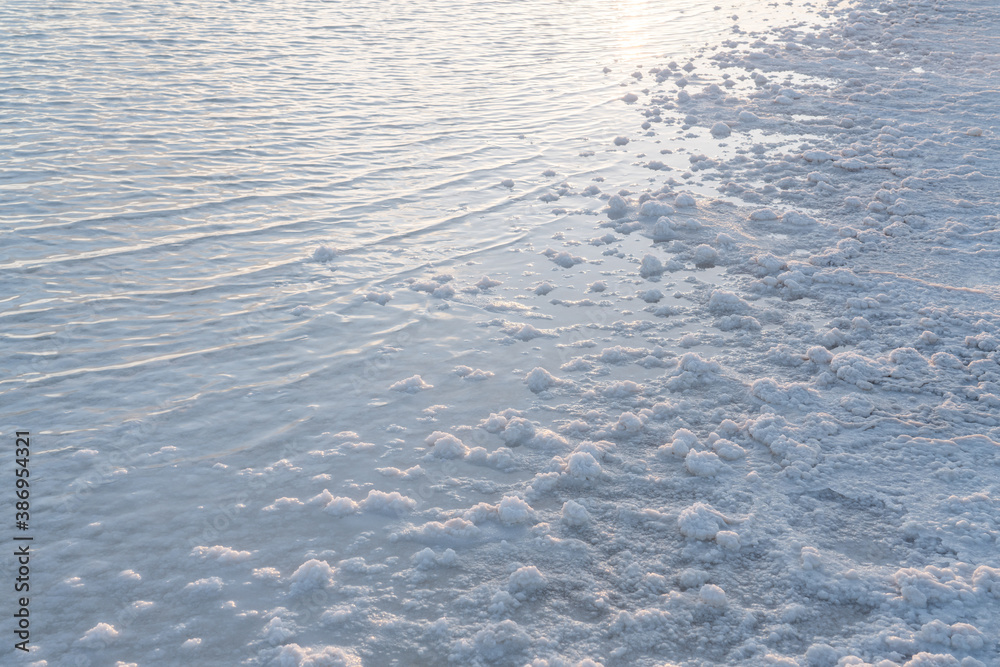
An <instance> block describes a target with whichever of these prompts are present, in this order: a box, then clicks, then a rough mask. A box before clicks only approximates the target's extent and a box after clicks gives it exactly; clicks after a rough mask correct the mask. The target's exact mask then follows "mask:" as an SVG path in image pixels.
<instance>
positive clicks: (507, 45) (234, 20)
mask: <svg viewBox="0 0 1000 667" xmlns="http://www.w3.org/2000/svg"><path fill="white" fill-rule="evenodd" d="M738 4H739V3H737V5H738ZM756 20H757V21H758V22H760V21H766V20H767V19H766V17H762V16H760V14H759V12H758V13H756ZM0 24H2V25H3V26H4V28H3V35H4V39H3V46H2V50H3V52H2V54H0V56H2V58H3V61H4V62H5V63H7V64H6V66H5V73H4V74H5V79H4V89H5V102H6V103H5V104H4V107H3V110H2V122H3V124H4V127H5V142H4V143H5V145H4V148H3V153H4V155H3V160H2V167H0V169H2V171H0V178H2V182H3V185H2V188H3V192H4V197H3V199H2V202H0V216H2V218H3V220H4V225H3V227H2V228H0V237H2V238H0V244H2V245H0V269H2V270H3V272H4V273H3V275H4V281H5V286H6V289H5V298H4V300H3V302H2V311H0V321H2V322H3V323H4V326H3V330H4V333H3V334H2V335H3V336H4V337H5V338H6V346H7V348H8V350H9V351H10V354H8V355H5V361H4V362H3V364H4V368H3V380H0V393H2V394H8V396H7V401H6V402H8V405H11V402H10V401H13V404H14V405H15V413H16V414H20V415H22V416H24V418H27V417H28V415H32V416H31V419H32V421H34V420H38V421H40V422H41V423H40V424H39V425H38V426H36V428H45V429H51V431H52V432H53V434H55V433H62V434H64V435H68V434H70V433H73V432H76V431H88V430H90V429H95V428H99V429H104V428H107V427H109V426H113V425H115V424H120V423H121V422H123V421H125V420H128V419H139V420H143V419H148V418H149V416H150V415H151V414H161V415H162V414H164V413H168V412H171V411H173V410H176V409H179V407H178V406H180V405H192V404H200V405H201V406H202V408H201V409H205V406H215V405H225V404H226V402H228V401H230V400H231V398H232V396H233V395H234V394H235V395H243V394H245V393H246V392H253V391H259V390H262V389H265V388H268V389H271V390H276V389H279V388H285V389H288V388H289V387H291V386H292V385H295V384H296V383H299V382H301V381H302V380H303V379H304V378H306V377H307V376H309V375H310V374H314V373H316V372H317V371H320V370H323V369H328V370H329V369H332V368H334V367H335V366H336V364H335V363H334V359H340V360H343V359H345V358H350V357H351V356H352V354H353V355H358V354H362V353H365V352H366V351H367V350H370V349H371V348H373V347H376V346H377V345H379V344H380V343H382V342H384V341H385V340H386V339H387V337H388V336H389V335H390V334H391V332H393V331H396V330H403V329H405V328H406V327H411V326H413V325H414V323H415V322H416V319H415V318H414V316H413V312H412V311H413V309H419V307H420V306H419V305H418V304H415V303H414V304H404V303H401V302H397V303H396V304H395V305H396V306H397V307H396V308H394V309H393V310H392V314H391V315H389V314H387V313H379V314H377V315H371V314H370V312H371V311H370V310H366V309H361V308H359V307H358V304H357V301H356V295H358V294H364V293H365V292H366V291H367V290H369V289H372V288H376V289H380V288H379V287H378V286H379V285H385V284H389V283H391V282H393V281H398V280H400V279H403V278H406V277H410V276H415V275H417V273H419V271H420V270H422V269H424V268H427V267H429V266H435V265H438V264H444V263H454V262H456V261H462V262H472V261H476V262H485V263H486V265H487V267H486V269H484V270H489V267H491V266H502V265H503V263H504V262H503V259H502V258H503V256H504V254H503V253H504V251H505V250H506V249H508V246H509V245H510V244H511V243H513V242H515V241H518V240H524V239H525V238H526V237H528V236H529V235H530V234H532V233H534V232H537V230H538V228H539V226H540V225H542V224H543V223H548V224H551V221H552V220H553V216H552V213H551V209H552V206H551V205H546V204H544V203H542V202H540V201H538V196H539V195H541V194H543V193H545V192H548V191H550V189H551V188H553V187H554V186H558V185H559V184H561V183H563V182H564V181H565V180H566V179H568V178H572V179H574V180H575V181H577V182H579V183H580V184H585V183H586V182H587V181H589V180H590V178H592V177H593V176H594V175H596V174H602V173H605V174H609V175H610V174H614V175H615V176H616V178H615V179H614V180H611V181H610V182H613V183H615V184H616V187H618V186H620V185H622V184H627V183H628V182H629V180H628V179H632V180H633V181H635V180H637V179H638V178H645V177H646V175H647V173H648V172H647V173H638V174H637V173H636V172H640V171H642V170H637V169H635V168H631V172H630V171H629V168H628V165H627V164H626V163H624V162H623V159H622V156H621V154H620V152H616V151H614V150H611V148H612V144H611V138H613V137H614V136H616V135H618V134H627V133H634V131H635V129H636V125H637V122H636V120H637V118H636V116H635V115H634V114H633V113H631V112H629V110H628V107H626V106H625V105H624V104H623V103H622V102H621V101H620V100H619V99H618V98H619V97H620V96H621V95H622V94H623V92H624V91H625V89H623V88H622V87H621V85H620V84H621V83H622V82H632V81H633V80H632V78H631V77H630V76H629V75H630V74H631V73H632V72H633V71H635V70H636V69H637V68H638V67H639V66H644V67H646V68H648V67H651V66H653V65H655V64H662V63H663V62H664V61H665V60H669V59H677V60H679V61H680V62H683V60H682V58H683V56H684V55H685V53H689V52H691V50H692V49H693V48H694V47H695V46H698V45H701V44H702V43H704V42H705V41H707V40H709V39H712V38H717V37H718V36H719V35H722V34H726V33H727V32H728V31H730V30H731V27H732V25H733V19H732V12H731V11H729V7H727V9H726V11H723V10H721V9H719V10H714V9H712V8H711V7H709V6H707V5H705V4H704V3H699V2H693V1H690V2H683V3H673V4H672V5H671V6H669V7H665V6H663V5H661V4H659V3H654V2H618V3H606V2H577V3H572V4H568V3H565V2H552V1H536V2H525V3H503V4H496V3H474V2H433V3H391V4H388V5H387V4H385V3H372V2H351V3H342V2H335V3H311V4H309V5H304V6H302V7H297V8H292V7H289V6H288V5H285V4H271V3H254V4H252V5H239V4H230V3H214V2H178V3H169V4H161V3H156V4H149V3H135V4H132V5H128V6H124V7H123V6H121V5H119V4H118V3H107V2H104V3H101V2H80V3H74V2H67V3H60V4H57V5H51V4H50V5H44V6H43V5H40V4H38V3H8V4H6V5H5V7H4V8H3V9H0ZM762 25H763V24H762ZM605 66H608V67H610V68H611V69H612V72H611V73H604V72H602V69H603V68H604V67H605ZM647 76H648V75H647ZM648 80H649V79H647V81H648ZM581 154H582V155H581ZM547 169H553V170H554V171H555V172H556V175H555V176H543V175H542V174H543V172H544V171H545V170H547ZM506 178H510V179H513V180H514V181H515V186H514V188H512V189H507V188H504V187H501V186H499V183H500V181H501V180H503V179H506ZM596 204H598V206H596V207H594V206H592V207H591V208H599V207H600V206H599V205H600V202H599V201H598V202H596ZM567 208H570V207H567ZM569 222H570V223H572V221H571V220H570V221H569ZM321 244H326V245H329V246H331V247H333V248H335V249H336V250H337V252H338V257H337V259H336V261H335V262H331V263H329V264H323V263H318V262H314V261H311V260H310V256H311V253H312V252H313V250H314V249H315V248H316V247H317V246H319V245H321ZM300 305H303V306H308V307H311V308H312V313H313V314H322V317H316V318H298V317H295V316H292V315H289V311H291V309H293V308H294V307H296V306H300ZM371 305H372V304H368V306H369V307H371ZM408 311H409V312H408ZM348 323H349V326H348ZM307 341H308V342H307ZM251 358H252V359H253V361H252V362H250V363H248V359H251ZM337 363H341V362H340V361H338V362H337ZM22 389H25V390H26V391H25V393H24V395H21V396H19V398H17V399H13V397H11V396H10V392H12V391H18V390H22ZM290 390H291V391H296V390H294V389H290ZM123 391H124V392H125V393H126V394H127V395H123ZM213 397H215V398H213ZM216 398H217V399H220V400H222V401H223V403H217V402H216V400H215V399H216ZM56 399H57V400H58V407H57V408H56V406H55V404H54V403H53V400H56ZM290 402H291V403H293V404H301V402H302V401H301V400H291V401H290ZM208 410H209V411H210V412H211V410H213V408H212V407H208ZM43 415H44V416H43ZM104 437H105V436H103V435H102V436H99V438H100V439H103V438H104ZM86 439H87V438H86V437H85V438H84V440H86ZM74 440H75V442H74V444H73V445H70V444H69V443H67V446H81V442H80V441H79V440H76V439H74ZM227 446H229V445H226V444H223V443H219V445H218V447H219V448H220V449H225V448H226V447H227Z"/></svg>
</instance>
